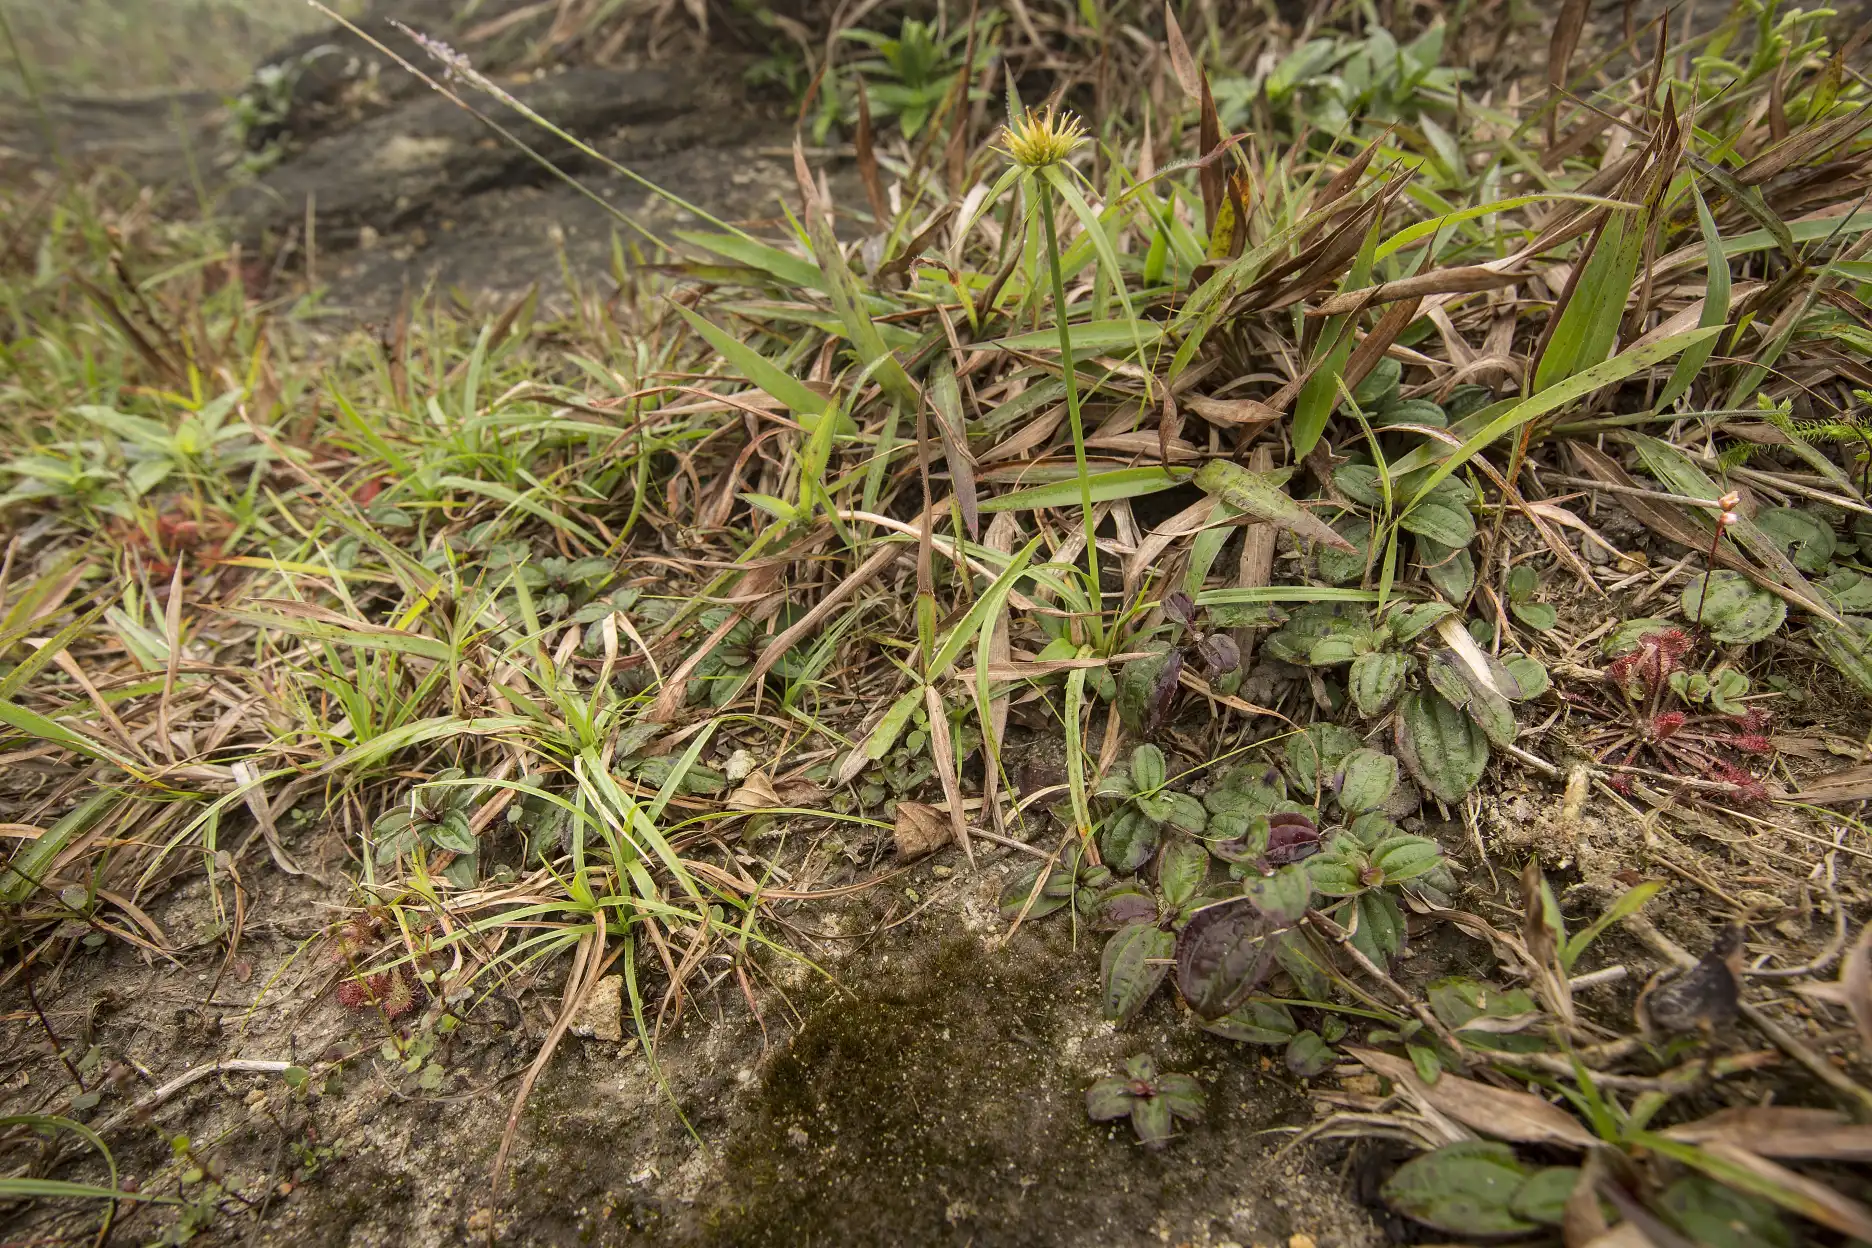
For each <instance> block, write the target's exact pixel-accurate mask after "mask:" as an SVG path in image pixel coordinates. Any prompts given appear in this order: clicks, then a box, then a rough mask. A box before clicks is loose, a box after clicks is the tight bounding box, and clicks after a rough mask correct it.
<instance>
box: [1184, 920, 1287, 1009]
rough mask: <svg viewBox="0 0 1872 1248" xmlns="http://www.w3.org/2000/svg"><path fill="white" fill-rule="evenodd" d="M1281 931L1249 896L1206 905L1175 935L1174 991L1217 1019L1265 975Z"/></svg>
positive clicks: (1238, 1001)
mask: <svg viewBox="0 0 1872 1248" xmlns="http://www.w3.org/2000/svg"><path fill="white" fill-rule="evenodd" d="M1282 930H1284V929H1282V928H1280V927H1278V926H1277V925H1275V924H1274V923H1273V922H1271V921H1270V920H1269V919H1268V918H1267V916H1265V915H1264V914H1262V913H1261V911H1260V910H1259V909H1258V908H1256V906H1255V904H1254V902H1253V901H1252V900H1250V899H1249V898H1247V897H1234V898H1230V899H1229V900H1228V901H1224V902H1218V903H1217V904H1215V905H1213V906H1204V907H1203V908H1202V909H1200V910H1198V911H1197V912H1196V913H1195V914H1194V915H1192V916H1190V921H1189V922H1188V923H1187V924H1186V925H1185V926H1184V928H1183V930H1182V931H1181V932H1179V933H1178V934H1177V942H1176V969H1177V991H1178V992H1181V993H1182V994H1183V999H1184V1000H1185V1001H1187V1002H1189V1005H1190V1008H1191V1009H1192V1010H1195V1011H1196V1013H1197V1014H1198V1015H1200V1016H1201V1017H1203V1018H1207V1019H1216V1018H1221V1017H1222V1016H1223V1015H1224V1014H1227V1013H1228V1012H1229V1011H1230V1010H1233V1009H1234V1008H1235V1007H1237V1006H1239V1005H1240V1004H1241V1003H1242V1001H1243V1000H1244V999H1246V998H1247V996H1248V994H1249V993H1251V992H1253V991H1254V990H1255V988H1256V987H1257V986H1258V985H1259V984H1260V983H1261V981H1262V979H1263V978H1265V977H1266V975H1267V973H1268V969H1269V967H1270V966H1271V965H1272V964H1273V961H1274V941H1273V940H1272V937H1273V936H1275V935H1276V934H1278V933H1279V932H1280V931H1282Z"/></svg>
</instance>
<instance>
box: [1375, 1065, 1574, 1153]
mask: <svg viewBox="0 0 1872 1248" xmlns="http://www.w3.org/2000/svg"><path fill="white" fill-rule="evenodd" d="M1346 1052H1347V1053H1349V1054H1351V1055H1352V1056H1353V1057H1354V1058H1356V1059H1358V1061H1359V1062H1361V1063H1363V1064H1364V1065H1365V1067H1366V1068H1368V1069H1369V1070H1371V1071H1373V1072H1374V1073H1376V1074H1380V1075H1383V1076H1384V1077H1385V1078H1387V1079H1389V1080H1390V1081H1391V1082H1393V1083H1395V1084H1397V1085H1398V1087H1399V1088H1400V1089H1402V1090H1403V1091H1404V1092H1405V1094H1406V1095H1408V1096H1409V1097H1410V1098H1411V1099H1412V1100H1414V1101H1418V1102H1421V1103H1422V1104H1425V1105H1428V1106H1429V1107H1430V1108H1432V1109H1434V1110H1436V1111H1437V1112H1438V1113H1440V1114H1444V1115H1446V1116H1448V1117H1450V1118H1454V1119H1455V1120H1456V1121H1457V1122H1460V1123H1462V1125H1463V1126H1465V1127H1468V1128H1469V1129H1470V1130H1472V1131H1479V1132H1481V1133H1482V1134H1484V1135H1491V1136H1494V1137H1495V1138H1496V1139H1498V1140H1512V1141H1514V1142H1515V1143H1518V1144H1552V1145H1555V1146H1557V1147H1560V1148H1591V1147H1592V1145H1593V1136H1592V1133H1591V1132H1590V1131H1588V1130H1586V1128H1585V1127H1583V1126H1581V1125H1580V1122H1579V1119H1577V1118H1575V1117H1574V1116H1573V1115H1572V1114H1569V1113H1567V1112H1566V1111H1565V1110H1563V1109H1559V1108H1557V1107H1555V1106H1553V1105H1549V1104H1548V1103H1547V1102H1546V1101H1543V1100H1542V1099H1541V1098H1540V1097H1538V1096H1535V1095H1534V1094H1533V1093H1531V1092H1516V1091H1514V1090H1512V1089H1510V1088H1497V1087H1494V1086H1492V1085H1490V1084H1486V1083H1478V1082H1476V1081H1475V1080H1474V1079H1466V1078H1464V1077H1463V1076H1461V1075H1458V1074H1454V1073H1451V1072H1449V1071H1445V1072H1443V1074H1442V1075H1440V1076H1438V1078H1437V1081H1436V1082H1435V1083H1433V1084H1432V1083H1425V1082H1424V1081H1423V1080H1422V1079H1420V1078H1419V1077H1418V1075H1417V1070H1416V1068H1415V1067H1414V1066H1412V1065H1411V1063H1410V1062H1409V1061H1407V1060H1405V1059H1404V1058H1401V1057H1393V1056H1392V1055H1391V1054H1389V1053H1380V1052H1378V1051H1377V1050H1375V1049H1361V1048H1348V1049H1346Z"/></svg>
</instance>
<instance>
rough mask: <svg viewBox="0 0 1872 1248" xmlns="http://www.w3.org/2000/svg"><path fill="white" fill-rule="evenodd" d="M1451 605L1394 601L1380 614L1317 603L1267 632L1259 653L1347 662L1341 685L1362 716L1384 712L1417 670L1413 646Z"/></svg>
mask: <svg viewBox="0 0 1872 1248" xmlns="http://www.w3.org/2000/svg"><path fill="white" fill-rule="evenodd" d="M1453 614H1455V609H1454V608H1452V607H1449V606H1447V605H1445V604H1443V603H1440V602H1424V603H1404V602H1400V603H1395V604H1393V605H1392V606H1390V607H1388V608H1386V609H1385V610H1384V611H1382V612H1375V611H1372V610H1370V609H1368V608H1357V607H1346V606H1344V605H1342V604H1337V603H1317V604H1314V605H1312V606H1307V607H1302V608H1301V609H1300V610H1298V611H1296V612H1294V614H1293V615H1292V616H1291V617H1290V618H1289V619H1288V621H1287V623H1286V624H1284V625H1282V626H1281V628H1280V629H1279V630H1277V631H1276V632H1274V633H1273V634H1271V635H1270V636H1269V637H1268V639H1267V641H1266V643H1265V644H1264V647H1263V653H1265V654H1268V655H1270V656H1272V657H1274V658H1277V659H1280V660H1282V661H1283V662H1287V663H1295V664H1300V665H1302V666H1306V667H1338V666H1340V665H1342V664H1350V665H1351V667H1350V670H1349V671H1348V672H1347V675H1346V689H1347V692H1348V693H1349V694H1350V696H1351V698H1352V705H1353V707H1354V708H1355V709H1356V710H1357V711H1358V713H1359V715H1360V716H1361V717H1362V718H1365V719H1373V718H1376V717H1377V716H1379V715H1382V714H1384V713H1385V712H1386V711H1388V710H1390V709H1391V707H1392V705H1393V704H1394V703H1396V701H1397V699H1398V695H1399V694H1401V693H1403V691H1404V689H1405V685H1406V681H1407V680H1408V679H1409V677H1410V676H1411V674H1412V673H1413V672H1415V671H1416V670H1417V668H1418V659H1417V657H1416V654H1415V649H1414V648H1415V646H1416V643H1417V642H1418V640H1419V639H1420V638H1422V637H1423V636H1424V635H1425V634H1426V633H1427V632H1428V631H1429V630H1430V629H1432V628H1434V627H1435V626H1436V625H1437V623H1438V622H1439V621H1441V620H1443V619H1444V618H1446V617H1448V616H1451V615H1453Z"/></svg>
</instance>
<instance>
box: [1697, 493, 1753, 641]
mask: <svg viewBox="0 0 1872 1248" xmlns="http://www.w3.org/2000/svg"><path fill="white" fill-rule="evenodd" d="M1716 505H1717V506H1718V507H1720V508H1722V510H1721V511H1720V512H1718V513H1717V514H1716V534H1715V536H1714V537H1712V538H1710V548H1709V559H1708V560H1707V561H1706V562H1707V563H1708V564H1709V567H1708V569H1707V570H1706V571H1705V572H1704V573H1703V592H1702V594H1700V595H1699V596H1698V597H1697V615H1696V626H1697V627H1698V628H1702V627H1703V608H1704V607H1707V606H1708V605H1709V595H1710V578H1711V577H1713V576H1715V575H1716V552H1717V550H1718V548H1720V547H1721V546H1722V539H1723V534H1724V533H1727V532H1728V531H1729V526H1730V525H1732V524H1735V523H1736V522H1738V521H1739V520H1741V519H1742V517H1741V516H1739V515H1737V514H1736V508H1737V507H1740V506H1741V505H1742V496H1741V495H1740V494H1738V493H1736V492H1735V491H1734V490H1731V491H1729V492H1728V493H1727V494H1725V495H1723V496H1722V497H1721V498H1719V499H1717V500H1716Z"/></svg>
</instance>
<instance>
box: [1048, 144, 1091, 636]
mask: <svg viewBox="0 0 1872 1248" xmlns="http://www.w3.org/2000/svg"><path fill="white" fill-rule="evenodd" d="M1035 181H1036V182H1038V183H1039V190H1040V203H1039V208H1040V221H1041V223H1042V225H1043V226H1044V227H1045V229H1046V246H1047V268H1048V269H1049V271H1050V272H1051V273H1052V276H1053V317H1054V320H1055V321H1056V323H1057V324H1058V326H1059V342H1060V361H1061V364H1062V365H1063V368H1064V377H1065V382H1066V419H1067V421H1068V422H1069V423H1070V424H1071V426H1072V444H1073V467H1074V469H1075V470H1076V472H1077V474H1078V477H1079V507H1080V512H1081V518H1082V522H1083V524H1084V526H1085V548H1086V580H1087V585H1088V589H1089V592H1090V598H1091V603H1092V619H1091V627H1092V644H1093V645H1094V646H1095V647H1098V648H1100V649H1103V648H1104V645H1105V623H1104V613H1105V598H1104V594H1103V592H1102V591H1101V590H1100V588H1099V566H1098V540H1097V534H1096V533H1095V532H1094V528H1095V525H1094V521H1093V518H1092V476H1091V474H1090V473H1089V472H1088V471H1087V470H1086V451H1085V424H1084V422H1083V421H1082V420H1081V418H1080V415H1079V382H1078V378H1077V377H1076V376H1075V370H1074V367H1073V354H1072V328H1071V326H1069V325H1068V324H1067V323H1066V322H1067V316H1066V280H1065V277H1064V276H1063V275H1062V274H1061V272H1060V249H1059V234H1058V231H1057V230H1056V229H1055V228H1054V225H1053V187H1052V185H1051V184H1050V183H1048V182H1047V180H1046V179H1045V178H1044V177H1041V178H1037V179H1035Z"/></svg>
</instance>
